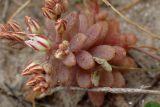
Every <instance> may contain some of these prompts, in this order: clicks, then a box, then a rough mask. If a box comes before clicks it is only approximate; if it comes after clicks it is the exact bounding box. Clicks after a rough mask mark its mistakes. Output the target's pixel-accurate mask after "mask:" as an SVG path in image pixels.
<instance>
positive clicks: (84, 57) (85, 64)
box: [76, 50, 95, 70]
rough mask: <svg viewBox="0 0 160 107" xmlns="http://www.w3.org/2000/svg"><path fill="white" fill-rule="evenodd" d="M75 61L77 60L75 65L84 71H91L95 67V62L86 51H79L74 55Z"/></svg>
mask: <svg viewBox="0 0 160 107" xmlns="http://www.w3.org/2000/svg"><path fill="white" fill-rule="evenodd" d="M76 60H77V64H78V65H79V66H80V67H81V68H83V69H85V70H88V69H91V68H93V67H94V66H95V61H94V59H93V57H92V55H91V54H90V53H89V52H87V51H84V50H83V51H80V52H79V53H78V54H77V55H76Z"/></svg>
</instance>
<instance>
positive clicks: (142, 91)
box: [51, 86, 160, 95]
mask: <svg viewBox="0 0 160 107" xmlns="http://www.w3.org/2000/svg"><path fill="white" fill-rule="evenodd" d="M62 90H74V91H94V92H109V93H114V94H126V93H130V94H135V93H137V94H157V95H160V91H158V90H145V89H139V88H110V87H100V88H91V89H86V88H80V87H61V86H60V87H56V88H54V89H52V90H51V93H54V92H57V91H62Z"/></svg>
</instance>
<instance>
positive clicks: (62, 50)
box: [54, 40, 69, 59]
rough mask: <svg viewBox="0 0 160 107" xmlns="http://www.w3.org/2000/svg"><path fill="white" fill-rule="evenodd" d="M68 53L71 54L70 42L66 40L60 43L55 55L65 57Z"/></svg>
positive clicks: (59, 57)
mask: <svg viewBox="0 0 160 107" xmlns="http://www.w3.org/2000/svg"><path fill="white" fill-rule="evenodd" d="M67 54H69V42H68V41H66V40H64V41H63V42H62V43H61V44H59V49H57V51H56V52H55V54H54V56H55V58H57V59H63V58H64V57H65V56H66V55H67Z"/></svg>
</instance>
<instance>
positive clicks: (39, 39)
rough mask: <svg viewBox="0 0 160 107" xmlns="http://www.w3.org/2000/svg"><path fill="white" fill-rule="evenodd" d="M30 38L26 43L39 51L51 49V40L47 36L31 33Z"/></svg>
mask: <svg viewBox="0 0 160 107" xmlns="http://www.w3.org/2000/svg"><path fill="white" fill-rule="evenodd" d="M28 38H29V40H26V41H25V43H26V45H28V46H29V47H31V48H34V49H35V50H37V51H49V50H50V49H51V42H50V40H49V39H48V38H47V37H45V36H42V35H37V34H30V35H28Z"/></svg>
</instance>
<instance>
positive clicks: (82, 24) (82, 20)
mask: <svg viewBox="0 0 160 107" xmlns="http://www.w3.org/2000/svg"><path fill="white" fill-rule="evenodd" d="M88 27H89V24H88V18H87V16H86V15H84V14H80V15H79V32H80V33H86V31H87V29H88Z"/></svg>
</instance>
